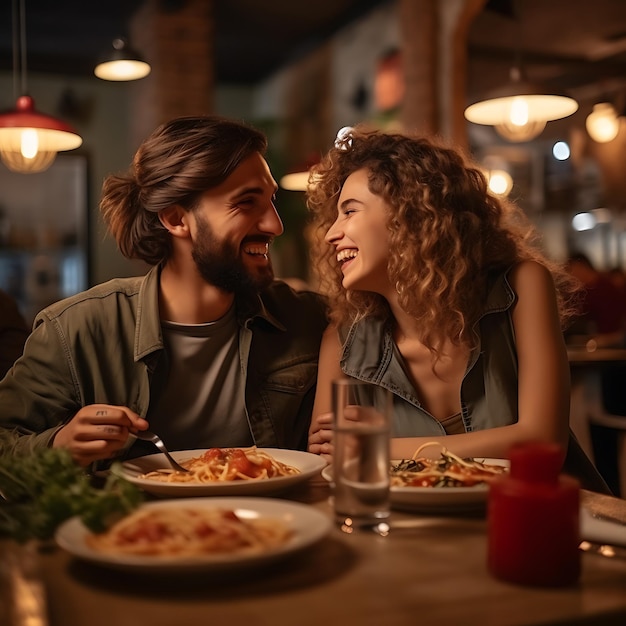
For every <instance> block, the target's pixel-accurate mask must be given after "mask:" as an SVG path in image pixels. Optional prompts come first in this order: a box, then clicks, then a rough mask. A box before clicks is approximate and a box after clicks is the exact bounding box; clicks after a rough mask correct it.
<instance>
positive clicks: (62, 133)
mask: <svg viewBox="0 0 626 626" xmlns="http://www.w3.org/2000/svg"><path fill="white" fill-rule="evenodd" d="M18 77H19V78H20V79H21V93H22V95H21V96H19V97H18V98H17V101H16V105H15V108H14V109H11V110H9V111H3V112H2V113H0V159H1V160H2V162H3V163H4V164H5V165H6V166H7V167H8V168H9V169H10V170H11V171H13V172H17V173H20V174H33V173H36V172H43V171H44V170H46V169H48V168H49V167H50V165H52V162H53V161H54V159H55V157H56V155H57V152H60V151H64V150H74V149H75V148H78V147H79V146H80V145H81V144H82V143H83V140H82V138H81V137H80V135H79V134H78V133H77V132H76V131H75V130H74V129H73V128H72V127H71V126H70V125H68V124H66V123H65V122H63V121H61V120H58V119H56V118H54V117H51V116H50V115H46V114H44V113H40V112H39V111H37V110H36V109H35V103H34V101H33V99H32V98H31V97H30V96H28V95H26V34H25V15H24V0H13V80H14V85H15V91H16V92H17V82H18Z"/></svg>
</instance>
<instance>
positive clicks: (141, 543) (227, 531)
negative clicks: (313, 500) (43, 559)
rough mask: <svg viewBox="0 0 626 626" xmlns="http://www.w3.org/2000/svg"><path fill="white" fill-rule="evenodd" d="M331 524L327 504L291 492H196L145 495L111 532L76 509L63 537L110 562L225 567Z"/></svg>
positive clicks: (257, 560)
mask: <svg viewBox="0 0 626 626" xmlns="http://www.w3.org/2000/svg"><path fill="white" fill-rule="evenodd" d="M331 525H332V524H331V521H330V518H329V517H328V516H327V515H324V513H322V512H321V511H317V510H316V509H314V508H312V507H310V506H306V505H304V504H300V503H296V502H288V501H286V500H277V499H273V498H232V497H229V498H188V499H183V500H179V499H177V500H161V501H155V502H148V503H144V504H142V505H141V506H140V507H138V508H137V509H136V510H134V511H133V512H132V513H130V514H129V515H127V516H126V517H124V518H122V519H121V520H119V521H118V522H116V523H114V524H113V525H112V526H111V527H110V528H109V529H108V530H107V531H105V532H103V533H92V532H91V531H90V530H88V529H87V528H86V527H85V526H84V525H83V523H82V522H81V520H80V518H79V517H73V518H71V519H69V520H67V521H66V522H64V523H63V524H62V525H61V526H60V527H59V528H58V529H57V532H56V535H55V539H56V542H57V544H58V545H59V546H60V547H61V548H63V549H64V550H66V551H67V552H69V553H70V554H72V555H73V556H75V557H77V558H79V559H82V560H86V561H90V562H93V563H96V564H98V565H102V566H105V567H109V568H115V569H125V570H132V571H144V572H156V573H159V572H164V573H165V572H168V573H172V572H182V571H185V572H194V571H200V570H202V571H208V572H210V571H214V572H223V571H227V570H234V569H241V568H244V567H250V566H255V565H259V564H265V563H268V562H270V561H274V560H278V559H280V558H281V557H284V556H287V555H290V554H292V553H294V552H298V551H300V550H302V549H304V548H306V547H308V546H310V545H312V544H314V543H316V542H317V541H320V540H321V539H322V538H324V537H325V536H326V535H327V534H328V533H329V532H330V529H331Z"/></svg>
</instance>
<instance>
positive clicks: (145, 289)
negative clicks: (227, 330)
mask: <svg viewBox="0 0 626 626" xmlns="http://www.w3.org/2000/svg"><path fill="white" fill-rule="evenodd" d="M158 293H159V270H158V268H153V269H152V270H150V272H148V274H147V275H146V276H144V277H136V278H123V279H114V280H111V281H109V282H107V283H104V284H101V285H98V286H96V287H93V288H92V289H89V290H88V291H85V292H83V293H80V294H78V295H76V296H73V297H71V298H67V299H65V300H62V301H60V302H57V303H55V304H53V305H52V306H50V307H48V308H46V309H45V310H43V311H42V312H41V313H39V315H38V316H37V317H36V319H35V322H34V325H33V331H32V333H31V335H30V337H29V339H28V341H27V343H26V346H25V349H24V354H23V356H22V357H21V358H20V359H18V361H17V362H16V363H15V365H14V366H13V368H12V369H11V370H9V372H8V374H7V375H6V377H5V378H4V379H3V380H2V381H1V382H0V453H17V454H28V453H30V452H32V451H34V450H37V449H39V448H44V447H47V446H48V445H49V443H50V441H51V439H52V437H53V435H54V434H55V432H56V431H57V430H58V428H59V427H60V426H62V425H63V424H64V423H65V422H67V421H68V420H69V419H71V418H72V417H73V416H74V415H75V414H76V412H77V411H78V410H79V409H80V408H81V407H84V406H86V405H89V404H95V403H102V404H112V405H120V406H126V407H129V408H130V409H132V410H133V411H135V412H136V413H138V414H139V415H141V416H142V417H146V416H147V415H148V409H149V407H150V404H151V403H152V402H154V401H155V400H156V399H157V398H158V393H159V391H160V390H161V389H162V388H163V381H164V380H165V379H166V377H167V368H168V358H167V353H166V351H165V348H164V343H163V336H162V333H161V321H160V318H159V303H158ZM236 311H237V319H238V322H239V352H240V358H241V363H242V367H243V368H244V374H245V376H246V397H245V406H246V411H247V415H248V421H249V424H250V429H251V432H252V436H253V438H254V441H255V443H256V445H258V446H263V447H280V448H294V449H302V450H305V449H306V442H307V434H308V427H309V423H310V418H311V411H312V407H313V399H314V395H315V385H316V381H317V360H318V353H319V345H320V341H321V336H322V333H323V331H324V328H325V327H326V308H325V302H324V301H323V300H322V298H321V297H320V296H319V295H317V294H314V293H312V292H295V291H293V290H292V289H291V288H289V287H288V286H287V285H286V284H285V283H283V282H280V281H274V282H273V283H272V284H271V285H270V286H269V287H268V288H267V289H266V290H264V291H263V292H262V293H261V294H260V295H259V296H254V297H252V298H250V299H247V300H243V299H241V300H237V302H236ZM193 441H194V439H193V433H190V445H189V447H190V448H193V447H197V446H194V445H193Z"/></svg>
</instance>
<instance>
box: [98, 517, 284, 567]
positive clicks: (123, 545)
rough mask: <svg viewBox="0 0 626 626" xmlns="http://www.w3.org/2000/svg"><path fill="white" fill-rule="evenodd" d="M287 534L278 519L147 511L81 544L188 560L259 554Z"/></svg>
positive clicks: (277, 542)
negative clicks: (232, 554)
mask: <svg viewBox="0 0 626 626" xmlns="http://www.w3.org/2000/svg"><path fill="white" fill-rule="evenodd" d="M291 535H292V531H291V529H290V528H289V527H288V526H287V525H286V524H284V523H283V522H282V520H279V519H270V518H253V519H241V518H240V517H239V516H238V515H237V514H236V513H235V511H232V510H228V509H207V508H201V507H198V508H172V507H167V508H165V507H164V508H158V507H152V508H144V509H138V510H136V511H134V512H133V513H131V514H130V515H128V516H127V517H125V518H123V519H121V520H120V521H118V522H117V523H116V524H114V525H113V526H112V527H111V528H110V529H109V530H108V531H106V532H104V533H100V534H94V535H88V536H87V538H86V541H87V543H88V545H89V546H91V547H92V548H93V549H95V550H98V551H99V552H107V553H116V554H134V555H144V556H150V555H154V556H162V557H166V556H178V557H180V556H191V557H193V556H201V555H206V554H212V553H215V554H224V553H238V554H242V553H246V554H253V553H258V552H263V551H267V550H271V549H272V548H275V547H278V546H280V545H282V544H284V543H286V542H287V541H288V540H289V538H290V537H291Z"/></svg>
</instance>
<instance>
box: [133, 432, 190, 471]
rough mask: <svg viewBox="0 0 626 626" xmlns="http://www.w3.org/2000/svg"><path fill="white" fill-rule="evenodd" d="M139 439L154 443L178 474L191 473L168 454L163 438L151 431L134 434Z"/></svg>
mask: <svg viewBox="0 0 626 626" xmlns="http://www.w3.org/2000/svg"><path fill="white" fill-rule="evenodd" d="M133 434H134V435H135V437H137V439H141V440H142V441H149V442H151V443H153V444H154V445H155V446H156V447H157V448H158V449H159V450H160V451H161V452H162V453H163V454H164V455H165V458H166V459H167V460H168V461H169V462H170V465H171V466H172V467H173V468H174V469H175V470H176V471H178V472H189V470H188V469H187V468H185V467H183V466H182V465H179V464H178V463H177V462H176V461H175V460H174V457H173V456H172V455H171V454H170V453H169V452H168V450H167V448H166V447H165V444H164V443H163V440H162V439H161V437H159V436H158V435H156V434H155V433H152V432H150V431H149V430H140V431H139V432H137V433H133Z"/></svg>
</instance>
